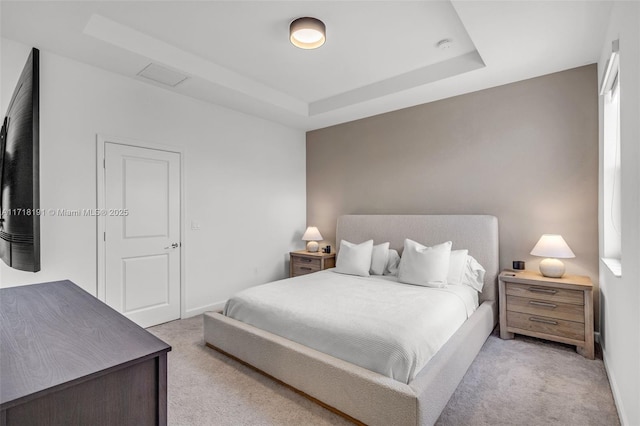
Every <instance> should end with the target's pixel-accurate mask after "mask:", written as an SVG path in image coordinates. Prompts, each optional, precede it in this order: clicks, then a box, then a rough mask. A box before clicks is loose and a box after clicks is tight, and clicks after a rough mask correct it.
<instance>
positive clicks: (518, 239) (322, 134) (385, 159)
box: [307, 64, 598, 328]
mask: <svg viewBox="0 0 640 426" xmlns="http://www.w3.org/2000/svg"><path fill="white" fill-rule="evenodd" d="M597 86H598V83H597V67H596V65H595V64H592V65H587V66H584V67H580V68H575V69H570V70H567V71H562V72H558V73H554V74H549V75H545V76H542V77H538V78H533V79H530V80H525V81H520V82H516V83H512V84H508V85H504V86H499V87H494V88H491V89H487V90H482V91H479V92H474V93H470V94H465V95H461V96H457V97H453V98H449V99H444V100H440V101H437V102H432V103H428V104H424V105H418V106H415V107H411V108H407V109H403V110H399V111H394V112H390V113H386V114H382V115H378V116H374V117H369V118H365V119H362V120H357V121H353V122H349V123H345V124H340V125H337V126H332V127H328V128H324V129H320V130H314V131H311V132H308V133H307V225H314V226H317V227H318V229H319V230H320V232H321V233H322V235H323V237H325V239H326V242H325V244H326V243H331V244H334V243H335V241H334V240H335V227H336V219H337V217H338V216H339V215H342V214H491V215H495V216H497V217H498V220H499V227H500V266H501V267H502V268H507V267H511V261H512V260H524V261H526V266H527V269H533V270H537V269H538V264H539V262H540V260H542V259H541V258H537V257H534V256H531V255H530V254H529V252H530V251H531V249H532V248H533V246H534V245H535V243H536V242H537V240H538V238H540V236H541V235H542V234H545V233H558V234H561V235H562V236H563V237H564V238H565V240H566V241H567V243H568V244H569V246H570V247H571V248H572V250H573V251H574V253H575V254H576V258H575V259H566V261H565V265H566V268H567V273H569V274H579V275H588V276H590V277H591V279H592V280H593V281H594V283H596V284H597V279H598V93H597ZM461 248H462V247H461ZM595 299H596V308H595V310H596V315H595V318H596V322H597V319H598V303H597V300H598V297H597V292H596V297H595ZM596 328H597V327H596Z"/></svg>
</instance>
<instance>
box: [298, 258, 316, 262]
mask: <svg viewBox="0 0 640 426" xmlns="http://www.w3.org/2000/svg"><path fill="white" fill-rule="evenodd" d="M300 260H301V261H303V262H311V261H312V260H313V259H307V258H306V257H303V258H302V259H300Z"/></svg>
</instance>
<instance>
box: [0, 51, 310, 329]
mask: <svg viewBox="0 0 640 426" xmlns="http://www.w3.org/2000/svg"><path fill="white" fill-rule="evenodd" d="M1 43H2V44H1V48H2V49H1V55H2V56H1V64H0V65H1V86H0V87H1V92H0V93H1V95H2V98H1V99H0V101H1V102H0V108H1V111H2V115H4V112H5V111H6V108H7V106H8V103H9V100H10V96H11V94H12V92H13V89H14V87H15V84H16V81H17V79H18V76H19V74H20V71H21V70H22V67H23V66H24V63H25V61H26V59H27V56H28V53H29V50H30V47H29V46H25V45H22V44H19V43H16V42H13V41H11V40H7V39H2V41H1ZM40 89H41V91H40V114H41V115H40V148H41V151H40V164H41V166H40V178H41V185H40V204H41V207H42V208H43V209H49V208H53V209H59V208H64V209H83V208H95V207H96V165H95V163H96V134H97V133H100V134H105V135H111V136H119V137H123V138H130V139H137V140H141V141H145V142H150V143H156V144H162V145H170V146H175V147H179V148H182V149H183V150H184V165H185V174H184V177H185V186H184V190H185V197H184V199H185V201H186V202H185V204H186V205H185V216H186V218H185V220H186V235H184V236H183V239H182V242H183V249H184V250H185V265H184V267H185V282H183V286H186V287H185V288H186V315H187V316H188V315H193V314H196V313H199V312H201V311H204V310H205V309H207V308H211V307H212V306H214V307H215V306H216V305H219V304H220V303H222V302H224V301H225V300H226V299H227V298H228V297H229V296H230V295H232V294H233V293H235V292H236V291H238V290H240V289H243V288H246V287H248V286H251V285H256V284H260V283H264V282H267V281H271V280H274V279H279V278H284V277H285V276H286V273H287V269H286V268H287V265H286V264H285V259H286V253H288V251H290V250H292V249H300V248H302V247H303V246H304V244H303V242H302V241H300V236H301V233H302V232H303V231H304V229H305V224H306V219H305V218H306V205H305V203H306V201H305V197H306V189H305V134H304V132H302V131H299V130H293V129H290V128H287V127H284V126H282V125H279V124H275V123H272V122H269V121H266V120H263V119H258V118H255V117H252V116H248V115H245V114H242V113H238V112H235V111H231V110H228V109H225V108H222V107H217V106H213V105H210V104H206V103H203V102H200V101H197V100H194V99H190V98H187V97H184V96H181V95H177V94H174V93H171V92H169V91H166V90H163V89H161V88H157V87H155V86H151V85H148V84H146V83H142V82H139V81H136V80H133V79H130V78H127V77H123V76H120V75H116V74H113V73H110V72H106V71H103V70H100V69H97V68H94V67H91V66H88V65H85V64H81V63H79V62H75V61H73V60H70V59H67V58H64V57H61V56H58V55H55V54H52V53H49V52H46V51H41V52H40ZM191 221H197V222H199V223H200V226H201V229H200V230H199V231H192V230H191V227H190V223H191ZM41 227H42V270H41V272H38V273H35V274H34V273H26V272H21V271H16V270H14V269H10V268H8V267H7V266H6V265H5V264H4V263H2V262H0V263H1V265H0V286H2V287H9V286H15V285H22V284H28V283H35V282H43V281H51V280H58V279H70V280H72V281H74V282H75V283H76V284H78V285H80V286H81V287H82V288H84V289H85V290H87V291H88V292H90V293H92V294H94V295H95V294H96V221H95V219H94V218H91V217H85V218H82V217H46V216H45V217H42V218H41Z"/></svg>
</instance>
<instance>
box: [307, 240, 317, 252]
mask: <svg viewBox="0 0 640 426" xmlns="http://www.w3.org/2000/svg"><path fill="white" fill-rule="evenodd" d="M318 247H320V245H319V244H318V242H317V241H309V242H308V243H307V251H308V252H310V253H316V252H317V251H318Z"/></svg>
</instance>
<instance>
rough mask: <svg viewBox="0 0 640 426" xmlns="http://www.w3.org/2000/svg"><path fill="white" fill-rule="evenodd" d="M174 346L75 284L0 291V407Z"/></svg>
mask: <svg viewBox="0 0 640 426" xmlns="http://www.w3.org/2000/svg"><path fill="white" fill-rule="evenodd" d="M170 350H171V346H169V345H167V344H166V343H165V342H163V341H162V340H160V339H158V338H157V337H155V336H154V335H152V334H151V333H149V332H148V331H146V330H144V329H143V328H141V327H140V326H138V325H136V324H135V323H134V322H132V321H130V320H129V319H127V318H126V317H124V316H123V315H121V314H120V313H118V312H116V311H115V310H113V309H111V308H110V307H109V306H107V305H105V304H104V303H102V302H100V301H99V300H98V299H96V298H95V297H93V296H92V295H90V294H89V293H87V292H85V291H84V290H82V289H81V288H80V287H78V286H77V285H75V284H74V283H72V282H71V281H56V282H49V283H42V284H33V285H27V286H22V287H11V288H4V289H0V407H2V408H7V407H9V406H12V405H14V404H15V403H17V402H18V400H19V399H21V398H25V397H27V396H29V395H33V394H35V393H37V392H43V391H46V390H51V389H52V388H55V387H57V386H61V385H66V384H68V383H70V382H74V381H82V380H86V379H87V378H89V377H90V376H93V375H96V374H99V373H100V372H103V371H105V370H109V369H118V368H123V367H124V366H127V365H131V364H133V363H135V362H138V361H142V360H144V359H148V358H151V357H153V356H157V355H158V354H159V353H163V352H168V351H170Z"/></svg>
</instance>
